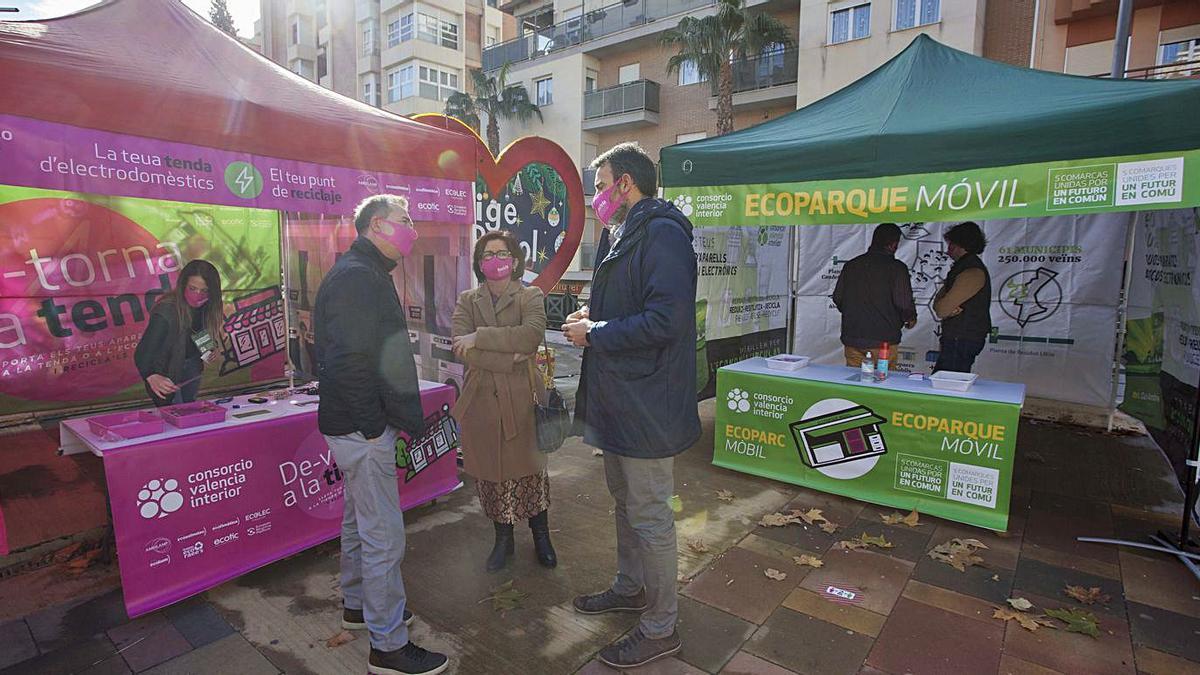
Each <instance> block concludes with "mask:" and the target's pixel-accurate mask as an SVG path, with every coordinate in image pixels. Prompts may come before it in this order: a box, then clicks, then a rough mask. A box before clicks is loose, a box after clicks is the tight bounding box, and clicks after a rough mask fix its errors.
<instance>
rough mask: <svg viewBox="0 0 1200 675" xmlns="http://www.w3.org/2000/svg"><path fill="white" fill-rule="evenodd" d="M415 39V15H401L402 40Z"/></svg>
mask: <svg viewBox="0 0 1200 675" xmlns="http://www.w3.org/2000/svg"><path fill="white" fill-rule="evenodd" d="M411 39H413V15H412V14H405V15H404V16H401V17H400V41H401V42H408V41H409V40H411Z"/></svg>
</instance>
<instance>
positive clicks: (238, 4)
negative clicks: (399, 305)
mask: <svg viewBox="0 0 1200 675" xmlns="http://www.w3.org/2000/svg"><path fill="white" fill-rule="evenodd" d="M258 2H259V0H226V5H227V6H228V7H229V13H230V14H233V25H234V26H236V27H237V30H238V34H239V35H242V36H243V37H254V21H255V20H256V19H258V11H259V9H258ZM94 4H96V3H95V0H0V7H16V8H18V9H20V10H21V11H20V12H17V13H16V14H8V13H4V14H0V19H12V20H21V19H49V18H53V17H56V16H62V15H64V14H71V13H73V12H78V11H79V10H81V9H84V8H85V7H89V6H91V5H94ZM183 4H185V5H187V6H188V7H191V8H192V9H193V10H194V11H195V12H196V13H197V14H199V15H200V16H203V17H204V18H205V19H207V18H208V8H209V0H183Z"/></svg>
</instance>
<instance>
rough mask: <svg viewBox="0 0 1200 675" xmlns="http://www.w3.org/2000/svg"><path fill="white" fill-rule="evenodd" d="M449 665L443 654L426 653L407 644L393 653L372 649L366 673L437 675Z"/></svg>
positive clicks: (377, 674)
mask: <svg viewBox="0 0 1200 675" xmlns="http://www.w3.org/2000/svg"><path fill="white" fill-rule="evenodd" d="M449 663H450V659H447V658H446V655H445V654H437V653H435V652H431V651H426V650H424V649H421V648H420V647H418V646H416V645H414V644H413V643H411V642H409V643H408V644H406V645H404V646H403V647H401V648H400V649H397V650H396V651H394V652H384V651H380V650H378V649H375V648H374V647H372V648H371V656H370V657H369V658H368V659H367V671H368V672H370V673H373V675H437V673H440V672H442V671H443V670H445V669H446V666H447V665H449Z"/></svg>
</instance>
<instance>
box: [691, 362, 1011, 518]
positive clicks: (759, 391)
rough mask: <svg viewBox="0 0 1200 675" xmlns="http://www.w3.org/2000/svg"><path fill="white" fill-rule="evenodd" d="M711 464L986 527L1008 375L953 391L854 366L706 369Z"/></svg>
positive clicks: (1002, 440) (999, 489) (1003, 432)
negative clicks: (712, 402)
mask: <svg viewBox="0 0 1200 675" xmlns="http://www.w3.org/2000/svg"><path fill="white" fill-rule="evenodd" d="M717 389H718V392H717V415H716V445H715V448H714V453H713V463H714V464H716V465H717V466H722V467H725V468H729V469H733V470H736V471H741V472H744V473H750V474H754V475H759V476H766V477H769V478H775V479H777V480H782V481H786V482H788V483H794V484H796V485H803V486H805V487H811V488H814V489H817V490H821V491H824V492H831V493H834V494H840V495H844V496H847V497H853V498H855V499H861V500H863V501H868V502H873V503H876V504H882V505H885V506H892V507H894V508H897V509H904V510H910V509H916V510H917V511H919V512H921V513H925V514H928V515H932V516H938V517H941V518H946V519H948V520H954V521H958V522H962V523H967V524H971V525H978V526H980V527H985V528H988V529H992V530H1005V529H1006V528H1007V526H1008V505H1009V499H1010V496H1011V485H1012V469H1013V464H1014V462H1013V459H1014V455H1015V452H1016V443H1017V423H1018V420H1019V418H1020V411H1021V406H1022V405H1023V404H1024V401H1025V387H1024V386H1023V385H1020V384H1013V383H1006V382H993V381H988V380H976V381H975V383H974V384H973V385H972V386H971V387H970V389H968V390H967V391H965V392H956V391H947V390H940V389H934V388H933V385H932V384H931V383H930V382H929V380H928V379H919V380H918V379H910V378H908V377H907V376H905V375H903V374H895V375H892V376H891V377H889V378H888V379H886V380H884V381H883V382H876V381H874V380H872V379H868V380H866V381H864V380H863V378H862V376H861V374H860V372H859V371H858V370H857V369H853V368H845V367H837V366H808V367H806V368H801V369H799V370H796V371H780V370H773V369H771V368H768V367H767V363H766V360H765V359H762V358H754V359H748V360H746V361H742V362H741V363H738V364H734V365H732V366H726V367H724V368H721V369H720V371H718V378H717Z"/></svg>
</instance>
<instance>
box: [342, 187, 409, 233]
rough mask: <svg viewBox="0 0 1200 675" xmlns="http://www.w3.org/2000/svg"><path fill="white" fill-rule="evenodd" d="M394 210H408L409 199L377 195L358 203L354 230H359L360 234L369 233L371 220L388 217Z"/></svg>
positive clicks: (398, 196) (355, 211)
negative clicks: (376, 217)
mask: <svg viewBox="0 0 1200 675" xmlns="http://www.w3.org/2000/svg"><path fill="white" fill-rule="evenodd" d="M392 209H404V210H406V211H407V210H408V197H403V196H401V195H375V196H374V197H367V198H366V199H364V200H362V201H361V202H359V203H358V206H357V207H355V209H354V229H355V230H358V233H359V234H362V233H363V232H366V231H367V228H368V227H370V226H371V219H372V218H374V217H375V216H386V215H387V214H388V212H389V211H391V210H392Z"/></svg>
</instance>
